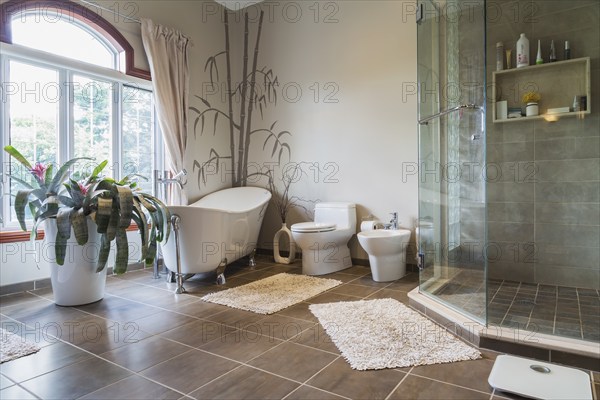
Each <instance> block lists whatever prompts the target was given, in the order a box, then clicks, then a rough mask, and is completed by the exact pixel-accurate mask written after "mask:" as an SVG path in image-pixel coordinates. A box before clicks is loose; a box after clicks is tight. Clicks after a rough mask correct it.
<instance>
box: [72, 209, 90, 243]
mask: <svg viewBox="0 0 600 400" xmlns="http://www.w3.org/2000/svg"><path fill="white" fill-rule="evenodd" d="M71 225H72V226H73V232H74V233H75V239H76V240H77V244H79V245H80V246H83V245H84V244H86V243H87V242H88V226H87V218H86V216H85V215H84V213H83V209H81V208H80V209H78V210H74V211H73V212H72V213H71Z"/></svg>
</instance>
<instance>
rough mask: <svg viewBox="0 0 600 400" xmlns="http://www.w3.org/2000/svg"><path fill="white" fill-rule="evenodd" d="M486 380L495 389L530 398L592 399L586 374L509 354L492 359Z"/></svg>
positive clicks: (574, 369) (559, 399)
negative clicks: (491, 365)
mask: <svg viewBox="0 0 600 400" xmlns="http://www.w3.org/2000/svg"><path fill="white" fill-rule="evenodd" d="M488 383H489V384H490V386H492V387H493V388H494V389H496V390H500V391H503V392H508V393H513V394H518V395H520V396H524V397H530V398H534V399H556V400H567V399H577V400H593V399H592V385H591V380H590V375H589V374H587V373H585V372H583V371H581V370H579V369H576V368H569V367H563V366H560V365H556V364H550V363H547V362H543V361H537V360H530V359H527V358H521V357H515V356H510V355H501V356H498V357H497V358H496V362H494V366H493V367H492V372H490V376H489V378H488Z"/></svg>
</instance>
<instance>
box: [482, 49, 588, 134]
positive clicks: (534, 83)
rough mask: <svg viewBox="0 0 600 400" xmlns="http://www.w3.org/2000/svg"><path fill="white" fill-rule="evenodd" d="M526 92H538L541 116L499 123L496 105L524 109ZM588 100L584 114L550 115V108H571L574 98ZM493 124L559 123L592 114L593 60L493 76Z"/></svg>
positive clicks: (579, 60) (581, 112)
mask: <svg viewBox="0 0 600 400" xmlns="http://www.w3.org/2000/svg"><path fill="white" fill-rule="evenodd" d="M527 92H538V93H539V94H540V96H541V100H540V102H539V110H540V114H539V115H536V116H532V117H521V118H511V119H497V116H496V103H495V102H496V101H501V100H507V101H508V108H516V107H522V106H523V103H522V101H521V98H522V97H523V94H525V93H527ZM578 95H582V96H587V106H586V109H585V111H576V112H573V111H571V112H568V113H561V114H547V110H548V109H549V108H558V107H572V106H573V99H574V97H575V96H578ZM492 99H494V100H495V101H494V104H493V107H492V113H493V122H494V123H507V122H520V121H531V120H542V119H543V120H546V121H556V120H558V119H559V118H563V117H575V116H579V117H582V116H584V115H586V114H590V113H591V109H592V107H591V104H592V97H591V82H590V58H589V57H582V58H576V59H572V60H565V61H557V62H553V63H548V64H540V65H530V66H528V67H522V68H512V69H507V70H503V71H494V72H493V73H492Z"/></svg>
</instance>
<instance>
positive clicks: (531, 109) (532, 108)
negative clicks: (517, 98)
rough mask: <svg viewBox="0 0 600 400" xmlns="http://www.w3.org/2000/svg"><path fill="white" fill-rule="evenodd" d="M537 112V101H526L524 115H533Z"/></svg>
mask: <svg viewBox="0 0 600 400" xmlns="http://www.w3.org/2000/svg"><path fill="white" fill-rule="evenodd" d="M538 114H539V108H538V103H527V106H525V115H526V116H527V117H533V116H536V115H538Z"/></svg>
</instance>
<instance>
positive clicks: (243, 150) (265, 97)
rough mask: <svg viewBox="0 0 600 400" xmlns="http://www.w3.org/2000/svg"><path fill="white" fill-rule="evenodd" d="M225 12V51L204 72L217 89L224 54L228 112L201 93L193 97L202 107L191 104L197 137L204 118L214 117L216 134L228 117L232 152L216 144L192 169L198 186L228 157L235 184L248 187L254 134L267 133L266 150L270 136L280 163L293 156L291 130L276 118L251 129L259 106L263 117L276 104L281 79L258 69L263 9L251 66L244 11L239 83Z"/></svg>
mask: <svg viewBox="0 0 600 400" xmlns="http://www.w3.org/2000/svg"><path fill="white" fill-rule="evenodd" d="M223 13H224V14H223V17H224V18H223V23H224V28H225V50H224V51H220V52H218V53H217V54H215V55H214V56H210V57H208V59H207V61H206V64H205V67H204V71H205V72H208V73H209V77H210V83H211V85H212V87H213V89H214V87H215V84H216V83H218V82H219V59H220V58H221V56H224V57H225V60H224V61H225V64H226V68H227V77H226V90H227V96H226V101H227V108H228V110H227V113H225V112H223V111H221V110H219V109H218V108H217V107H214V106H213V105H211V103H210V101H209V100H208V99H207V98H205V97H202V96H198V95H195V96H194V97H196V98H197V99H199V100H200V101H201V102H202V104H203V106H202V107H194V106H192V107H190V111H192V112H193V113H196V114H197V116H196V119H195V121H194V128H193V129H194V137H195V138H196V139H198V131H199V132H200V135H202V134H203V132H204V130H205V128H206V124H205V120H206V117H207V116H210V115H212V116H213V120H212V121H213V135H216V134H217V132H218V131H219V129H218V127H219V125H218V122H219V117H221V118H225V119H226V120H227V122H228V125H229V126H228V130H229V155H225V154H223V153H224V152H223V151H220V150H218V149H216V148H214V147H213V148H211V149H210V151H209V154H208V158H207V159H206V160H203V161H200V160H194V163H193V171H194V172H196V173H197V180H198V187H199V188H201V187H202V185H205V184H206V183H207V179H208V174H207V170H208V168H209V167H211V168H213V169H214V170H215V172H217V173H218V172H219V168H220V167H221V165H220V163H221V162H222V161H223V160H228V162H229V164H230V165H231V173H232V180H231V184H232V186H245V185H246V184H247V183H248V162H249V159H248V157H249V152H250V145H251V139H252V138H253V137H254V135H258V134H264V135H266V137H265V138H264V142H263V147H262V148H263V150H265V149H266V146H267V145H269V142H270V139H271V138H272V139H273V147H272V151H271V153H270V154H271V155H270V156H271V158H272V159H276V160H277V162H278V163H279V164H280V165H281V161H282V159H283V156H284V155H285V154H287V156H288V159H289V158H291V149H290V146H289V144H288V143H286V142H285V136H286V135H291V133H290V132H289V131H287V130H281V131H276V130H275V127H276V125H277V121H274V122H273V123H272V124H271V125H269V127H262V128H257V129H253V128H252V124H253V123H254V122H255V121H254V120H255V119H253V118H252V116H253V113H254V112H255V111H256V110H257V108H258V110H259V111H260V117H261V118H260V119H261V120H262V119H263V118H264V115H263V110H264V109H265V108H267V106H268V104H270V103H272V104H274V105H276V104H277V90H278V87H279V81H278V78H277V76H275V74H274V73H273V71H272V70H271V69H267V67H262V68H260V69H259V68H258V63H259V50H260V40H261V35H262V27H263V18H264V11H262V10H261V12H260V18H259V21H258V26H257V35H256V42H255V45H254V52H253V59H252V65H251V66H250V65H249V54H248V53H249V45H248V41H249V37H250V21H249V16H248V12H245V13H244V36H243V58H242V76H241V79H240V80H239V82H235V81H234V80H233V76H232V66H233V65H234V64H233V62H232V58H233V57H234V56H235V54H232V53H231V35H230V24H229V11H227V10H226V9H224V10H223ZM258 75H260V76H261V77H262V79H261V81H262V84H263V87H262V88H260V84H258V83H257V76H258ZM259 88H260V89H262V91H259V90H258V89H259ZM236 95H239V96H240V106H239V109H237V112H238V118H239V120H238V121H236V108H237V107H235V106H236V104H235V101H234V100H235V98H236ZM236 133H237V135H236ZM236 136H237V138H236ZM236 139H237V141H236ZM236 153H237V155H236ZM221 154H223V155H221ZM253 175H255V174H253ZM258 175H261V176H265V177H269V175H270V174H269V171H262V172H259V173H258ZM270 179H271V178H270Z"/></svg>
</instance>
